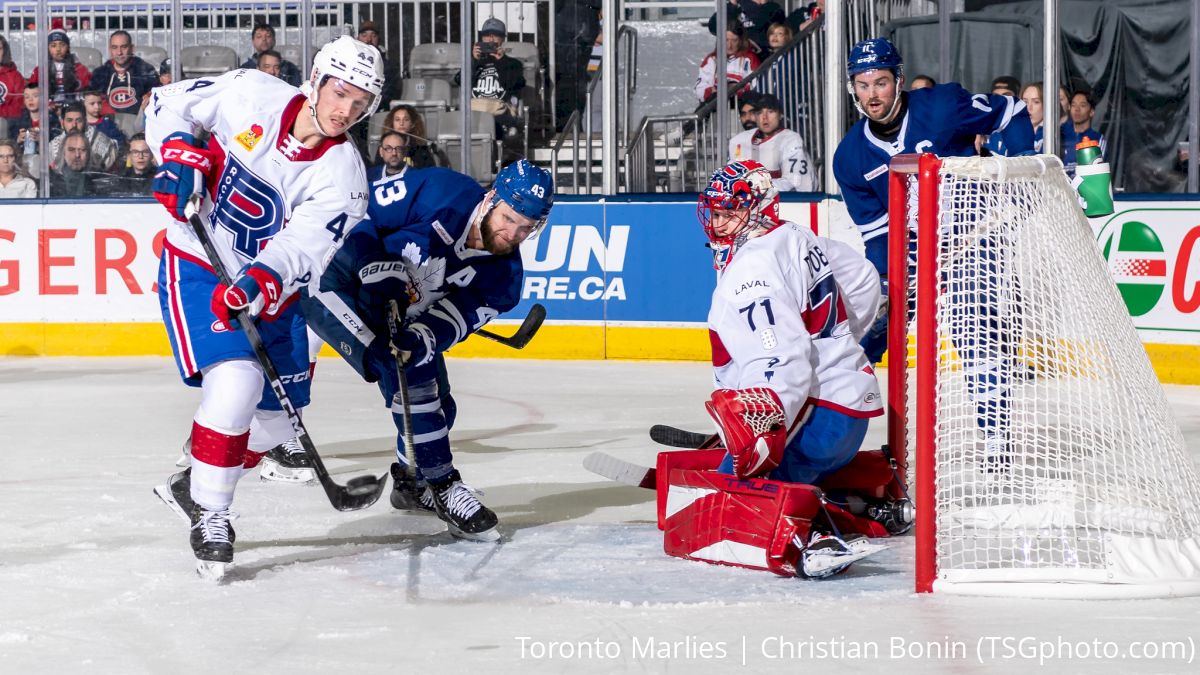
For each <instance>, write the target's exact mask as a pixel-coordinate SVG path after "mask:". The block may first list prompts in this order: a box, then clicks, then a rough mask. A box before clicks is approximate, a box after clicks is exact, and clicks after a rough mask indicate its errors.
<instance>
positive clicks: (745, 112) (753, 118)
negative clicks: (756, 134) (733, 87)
mask: <svg viewBox="0 0 1200 675" xmlns="http://www.w3.org/2000/svg"><path fill="white" fill-rule="evenodd" d="M740 100H741V103H739V104H738V120H739V121H740V122H741V123H742V130H743V131H750V130H751V129H758V94H757V93H755V92H753V91H748V92H746V93H744V94H742V96H741V99H740Z"/></svg>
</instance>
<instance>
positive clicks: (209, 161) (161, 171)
mask: <svg viewBox="0 0 1200 675" xmlns="http://www.w3.org/2000/svg"><path fill="white" fill-rule="evenodd" d="M162 159H163V163H162V166H160V167H158V173H156V174H154V182H153V183H151V184H150V189H151V190H153V191H154V198H155V199H157V200H158V201H159V203H161V204H162V205H163V206H165V207H167V211H169V212H170V213H171V216H173V217H174V218H175V220H178V221H179V222H186V221H187V216H186V215H185V214H184V211H183V209H184V206H185V205H186V204H187V201H188V198H189V197H191V196H192V195H193V194H194V193H195V192H196V191H197V190H199V189H201V188H203V187H204V179H205V178H206V177H207V176H208V175H209V174H211V173H212V170H213V153H212V152H210V151H208V150H205V149H204V148H201V147H198V146H197V144H196V139H195V138H194V137H193V136H192V135H191V134H185V133H182V132H180V133H175V134H171V135H170V136H168V137H167V140H166V142H164V143H163V145H162Z"/></svg>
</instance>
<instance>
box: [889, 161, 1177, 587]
mask: <svg viewBox="0 0 1200 675" xmlns="http://www.w3.org/2000/svg"><path fill="white" fill-rule="evenodd" d="M1001 162H1003V163H1001ZM1044 165H1045V164H1044V162H1043V161H1042V160H1040V159H1039V158H1024V159H1010V160H995V159H992V158H989V159H982V158H963V159H947V160H944V162H943V165H942V172H941V177H940V195H941V200H940V206H939V212H940V213H939V222H938V229H939V230H940V241H939V243H938V256H937V257H938V260H937V265H938V267H937V279H938V281H937V284H938V297H937V326H938V329H937V335H938V342H939V344H938V359H937V374H936V378H937V386H936V390H937V394H936V411H937V412H936V416H937V422H936V454H935V456H936V475H937V480H936V502H937V505H936V511H937V530H936V531H937V548H936V560H937V569H938V575H937V578H938V582H939V583H945V582H991V581H1030V582H1060V581H1077V582H1103V583H1132V584H1155V583H1176V584H1177V587H1176V588H1175V589H1174V590H1169V591H1168V592H1179V587H1178V583H1179V582H1184V583H1185V584H1186V583H1191V582H1200V520H1198V518H1197V507H1198V506H1200V490H1198V488H1197V485H1198V482H1197V478H1196V473H1195V470H1194V467H1193V465H1192V463H1191V460H1190V459H1189V457H1188V456H1187V453H1186V452H1185V448H1184V443H1183V437H1182V434H1181V432H1180V430H1179V426H1178V424H1177V423H1176V421H1175V418H1174V416H1173V414H1172V412H1171V409H1170V407H1169V406H1168V404H1167V401H1166V398H1165V395H1164V393H1163V390H1162V387H1161V385H1160V384H1159V382H1158V380H1157V378H1156V377H1155V374H1154V372H1153V370H1152V369H1151V367H1150V362H1149V359H1148V358H1147V356H1146V352H1145V350H1144V348H1143V347H1142V344H1141V341H1140V340H1139V338H1138V336H1137V333H1136V331H1135V330H1134V328H1133V324H1132V321H1131V320H1130V318H1129V315H1128V312H1127V310H1126V309H1125V306H1124V304H1123V303H1122V301H1121V298H1120V296H1119V294H1118V292H1117V289H1116V287H1115V285H1114V283H1113V281H1112V279H1111V277H1110V276H1109V274H1108V271H1107V269H1106V267H1105V263H1104V260H1103V259H1102V257H1101V255H1100V253H1099V251H1098V249H1097V246H1096V244H1095V241H1094V238H1093V236H1092V232H1091V229H1090V227H1089V226H1088V223H1087V221H1086V220H1085V219H1084V217H1083V215H1082V213H1081V210H1080V209H1079V207H1078V205H1077V200H1076V195H1075V193H1074V190H1073V189H1072V188H1071V186H1070V184H1069V183H1068V182H1067V180H1066V177H1065V175H1064V174H1063V172H1062V171H1061V169H1058V168H1057V165H1056V164H1050V165H1049V166H1046V168H1045V169H1043V166H1044ZM1000 167H1003V168H1002V169H1000V171H1001V172H1002V173H1003V175H1002V176H1000V177H999V178H998V177H997V176H996V173H997V170H998V169H999V168H1000ZM911 400H913V399H912V398H911V396H910V401H911Z"/></svg>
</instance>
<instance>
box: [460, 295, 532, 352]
mask: <svg viewBox="0 0 1200 675" xmlns="http://www.w3.org/2000/svg"><path fill="white" fill-rule="evenodd" d="M545 320H546V308H545V307H543V306H541V305H539V304H534V306H533V307H530V308H529V314H526V315H525V320H524V321H522V322H521V326H520V327H519V328H517V332H515V333H513V334H512V335H511V336H509V337H504V336H503V335H500V334H498V333H493V332H492V331H490V330H485V329H483V328H480V329H479V330H477V331H475V334H476V335H479V336H481V337H485V338H487V339H489V340H495V341H496V342H499V343H500V344H502V345H504V346H505V347H512V348H513V349H524V348H525V345H527V344H529V341H530V340H532V339H533V336H534V335H535V334H537V332H538V329H539V328H541V327H542V322H543V321H545Z"/></svg>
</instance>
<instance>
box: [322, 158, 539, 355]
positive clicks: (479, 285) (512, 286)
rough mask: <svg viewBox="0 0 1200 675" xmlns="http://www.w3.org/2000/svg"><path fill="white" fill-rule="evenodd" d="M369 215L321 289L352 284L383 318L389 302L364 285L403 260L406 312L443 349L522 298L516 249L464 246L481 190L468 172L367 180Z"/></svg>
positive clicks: (372, 314) (363, 304)
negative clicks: (497, 250) (366, 277)
mask: <svg viewBox="0 0 1200 675" xmlns="http://www.w3.org/2000/svg"><path fill="white" fill-rule="evenodd" d="M369 188H370V203H369V206H368V208H367V218H366V219H365V220H363V221H362V222H361V223H360V224H359V225H358V227H356V228H355V229H354V230H353V231H352V232H351V233H350V234H349V235H347V237H346V242H345V243H344V244H343V246H342V248H341V250H339V251H338V253H337V255H335V256H334V258H333V260H332V261H331V262H330V264H329V267H328V268H327V269H326V271H325V274H324V275H323V276H322V277H321V285H320V290H321V291H341V292H350V291H353V293H354V294H355V298H356V300H357V304H358V307H359V308H360V309H364V310H366V312H367V315H368V316H367V317H364V318H367V319H368V320H369V321H373V322H381V321H382V320H383V317H384V316H385V315H386V307H387V302H388V301H389V300H393V299H395V298H390V297H381V296H373V295H372V294H371V293H370V292H368V291H367V290H365V289H364V288H363V286H362V281H361V279H362V278H363V276H362V275H370V274H372V270H374V271H376V272H378V271H379V270H380V269H389V268H396V267H402V268H403V271H404V273H405V276H406V277H407V283H408V288H409V308H408V319H409V322H410V324H423V325H424V326H425V327H426V328H428V329H429V331H431V332H432V334H433V335H434V338H435V339H434V342H435V345H436V350H437V351H439V352H440V351H445V350H446V349H449V348H450V347H451V346H453V345H454V344H456V343H458V342H461V341H463V340H465V339H466V338H467V336H468V335H470V334H471V333H473V332H474V331H476V330H478V329H479V328H482V327H483V325H484V324H486V323H487V322H488V321H490V320H491V319H493V318H495V317H496V316H497V315H498V314H500V313H503V312H507V311H508V310H510V309H512V308H513V307H515V306H516V304H517V302H518V301H519V300H520V291H521V279H522V276H523V267H522V265H521V256H520V253H519V252H518V251H514V252H513V253H510V254H507V255H493V254H491V253H489V252H487V251H484V250H477V249H473V248H468V247H467V235H468V234H469V233H470V231H471V222H472V220H473V219H474V218H475V217H476V214H477V211H478V209H479V208H480V205H481V203H482V202H483V197H484V194H485V192H484V190H483V188H481V187H480V186H479V184H478V183H476V182H475V181H474V180H473V179H472V178H470V177H469V176H465V175H463V174H461V173H458V172H456V171H451V170H450V169H442V168H429V169H421V170H420V171H407V170H406V171H403V172H401V173H399V174H397V175H395V176H388V177H382V178H379V179H377V180H376V181H374V182H373V183H371V184H370V186H369Z"/></svg>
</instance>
